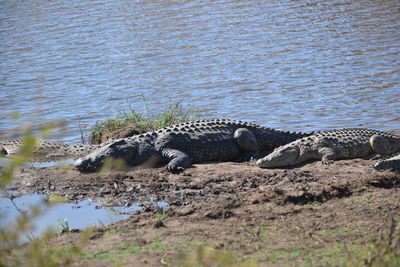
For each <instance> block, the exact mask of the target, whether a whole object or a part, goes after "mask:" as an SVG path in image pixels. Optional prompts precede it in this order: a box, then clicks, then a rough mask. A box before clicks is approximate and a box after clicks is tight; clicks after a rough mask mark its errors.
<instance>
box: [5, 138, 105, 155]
mask: <svg viewBox="0 0 400 267" xmlns="http://www.w3.org/2000/svg"><path fill="white" fill-rule="evenodd" d="M22 146H23V141H20V140H13V141H0V155H13V154H17V153H18V152H19V151H20V150H21V148H22ZM99 147H100V146H99V145H67V144H63V143H57V142H49V141H39V142H38V145H37V147H36V148H35V150H34V151H33V155H32V156H33V157H47V158H49V157H70V158H79V157H82V156H84V155H87V154H89V153H90V152H92V151H93V150H95V149H97V148H99Z"/></svg>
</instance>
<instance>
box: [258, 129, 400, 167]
mask: <svg viewBox="0 0 400 267" xmlns="http://www.w3.org/2000/svg"><path fill="white" fill-rule="evenodd" d="M399 151H400V137H399V136H396V135H393V134H389V133H385V132H380V131H375V130H370V129H343V130H331V131H322V132H317V133H314V134H313V135H310V136H308V137H304V138H301V139H299V140H296V141H294V142H292V143H289V144H287V145H284V146H282V147H278V148H277V149H275V150H274V151H273V152H272V153H271V154H269V155H267V156H266V157H264V158H262V159H259V160H258V161H257V166H259V167H261V168H276V167H285V166H291V165H297V164H300V163H303V162H305V161H308V160H318V159H319V160H322V163H324V164H327V163H331V162H333V161H334V160H336V159H352V158H361V157H365V156H368V155H370V154H373V153H376V154H380V155H391V154H393V153H396V152H399Z"/></svg>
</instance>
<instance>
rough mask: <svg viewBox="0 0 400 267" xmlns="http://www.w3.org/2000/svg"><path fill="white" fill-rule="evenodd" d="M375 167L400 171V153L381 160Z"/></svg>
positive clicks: (380, 169) (381, 169)
mask: <svg viewBox="0 0 400 267" xmlns="http://www.w3.org/2000/svg"><path fill="white" fill-rule="evenodd" d="M373 167H374V169H375V170H377V171H383V170H391V171H394V172H400V154H398V155H396V156H394V157H391V158H389V159H384V160H380V161H378V162H377V163H375V164H374V165H373Z"/></svg>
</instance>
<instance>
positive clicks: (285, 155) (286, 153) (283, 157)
mask: <svg viewBox="0 0 400 267" xmlns="http://www.w3.org/2000/svg"><path fill="white" fill-rule="evenodd" d="M299 155H300V149H299V148H298V147H297V146H289V147H281V148H277V149H275V150H274V151H273V152H272V153H271V154H269V155H268V156H266V157H264V158H262V159H259V160H258V161H257V163H256V164H257V166H258V167H261V168H274V167H284V166H289V165H294V164H297V163H299V162H298V159H299Z"/></svg>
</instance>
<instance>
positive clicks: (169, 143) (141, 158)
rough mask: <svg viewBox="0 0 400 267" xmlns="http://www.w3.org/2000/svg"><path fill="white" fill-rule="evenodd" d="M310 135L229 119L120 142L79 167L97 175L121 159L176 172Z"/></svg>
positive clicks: (185, 125)
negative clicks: (162, 165)
mask: <svg viewBox="0 0 400 267" xmlns="http://www.w3.org/2000/svg"><path fill="white" fill-rule="evenodd" d="M308 135H310V134H304V133H291V132H283V131H278V130H274V129H270V128H266V127H262V126H259V125H256V124H252V123H246V122H241V121H233V120H228V119H216V120H203V121H191V122H185V123H180V124H176V125H173V126H169V127H165V128H162V129H160V130H158V131H154V132H148V133H146V134H142V135H136V136H132V137H128V138H122V139H117V140H115V141H113V142H110V143H108V144H106V145H103V146H102V147H101V148H99V149H96V150H95V151H93V152H92V153H90V154H89V155H87V156H85V157H83V158H80V159H78V160H77V162H76V167H77V168H78V169H79V170H80V171H82V172H93V171H96V170H98V169H100V168H101V167H102V166H103V165H104V163H105V161H106V159H107V158H112V159H121V160H123V161H124V162H125V164H126V165H128V166H137V165H142V164H146V163H148V162H149V161H152V163H153V164H155V163H157V162H160V161H161V162H168V164H167V166H166V168H167V169H168V170H169V171H171V172H174V171H180V170H183V169H184V168H186V167H188V166H190V164H191V163H196V162H203V161H229V160H238V159H240V158H241V159H243V160H244V159H248V158H249V157H251V156H253V155H255V154H257V153H258V152H259V151H264V150H271V149H273V148H275V147H278V146H281V145H284V144H287V143H289V142H292V141H294V140H296V139H298V138H302V137H304V136H308ZM147 165H149V164H147Z"/></svg>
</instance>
